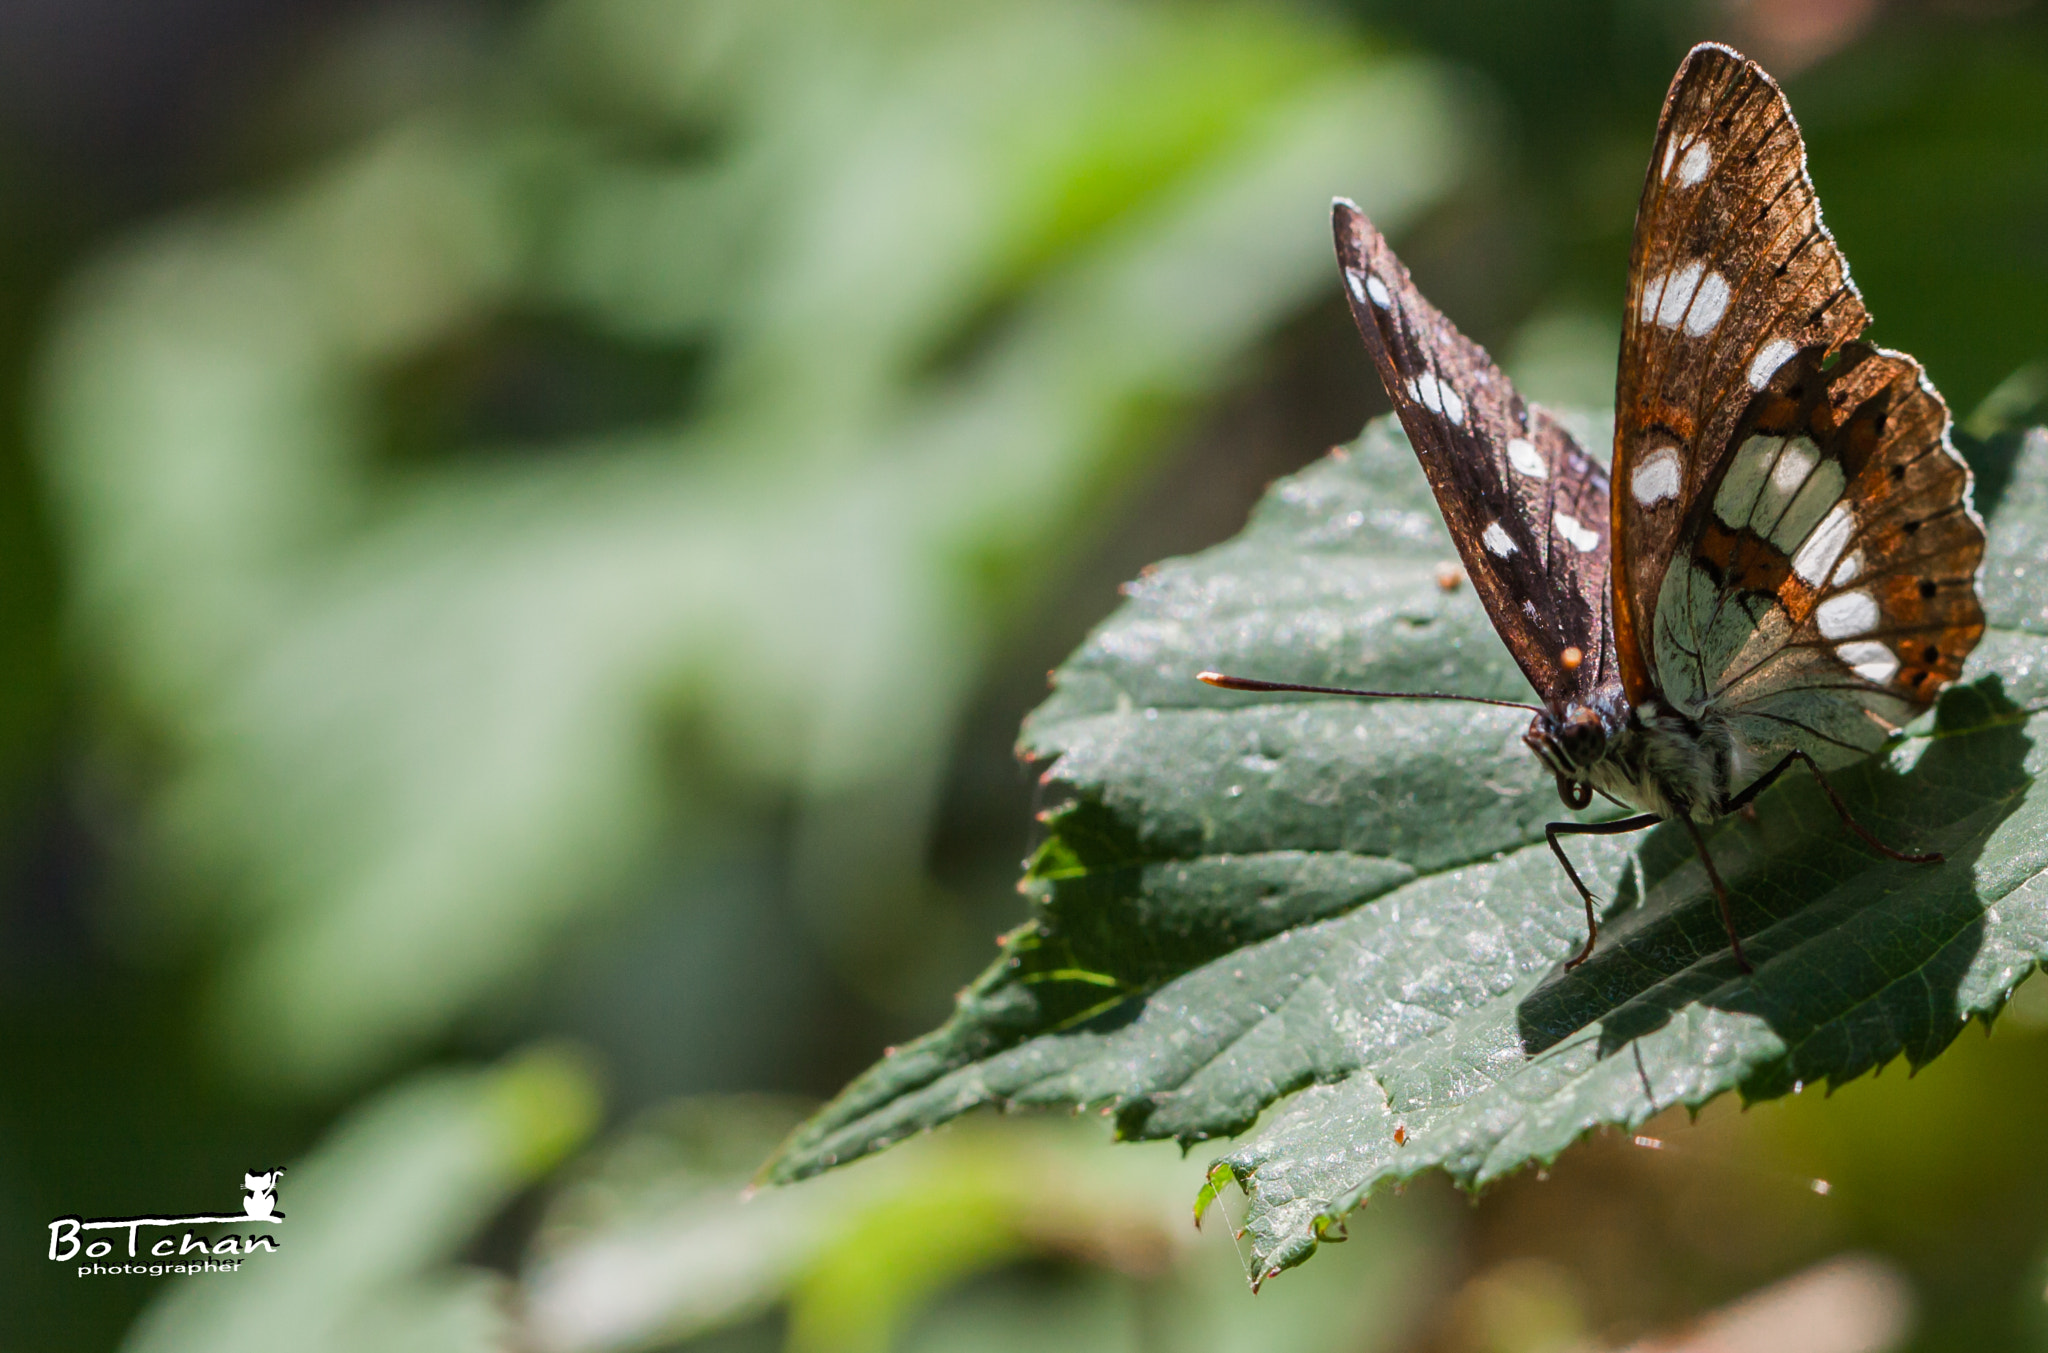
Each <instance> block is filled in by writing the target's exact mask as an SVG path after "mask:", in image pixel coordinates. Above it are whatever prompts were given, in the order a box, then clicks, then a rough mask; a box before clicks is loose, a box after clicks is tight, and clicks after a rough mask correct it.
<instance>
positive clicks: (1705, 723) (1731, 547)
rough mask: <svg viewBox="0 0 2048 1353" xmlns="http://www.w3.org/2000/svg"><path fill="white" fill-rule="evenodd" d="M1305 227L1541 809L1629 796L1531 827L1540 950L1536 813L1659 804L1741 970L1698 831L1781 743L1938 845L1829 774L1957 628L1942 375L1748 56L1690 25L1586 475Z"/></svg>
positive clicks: (1391, 289) (1381, 258) (1744, 797)
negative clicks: (1842, 224)
mask: <svg viewBox="0 0 2048 1353" xmlns="http://www.w3.org/2000/svg"><path fill="white" fill-rule="evenodd" d="M1334 225H1335V229H1336V237H1337V253H1338V258H1339V262H1340V263H1341V265H1342V268H1343V273H1344V279H1345V283H1346V287H1347V290H1348V292H1349V297H1350V302H1351V312H1352V317H1353V318H1354V319H1355V320H1356V321H1357V324H1358V329H1359V332H1360V334H1361V335H1362V336H1363V338H1364V340H1365V345H1366V347H1367V349H1368V350H1369V351H1370V353H1371V355H1372V359H1373V363H1374V365H1375V366H1376V367H1377V368H1378V370H1379V375H1380V379H1381V380H1382V382H1384V383H1385V385H1386V388H1387V393H1388V395H1389V396H1390V397H1391V398H1392V399H1393V402H1394V407H1395V409H1396V411H1397V412H1398V414H1399V416H1400V419H1401V425H1402V427H1403V428H1404V429H1406V431H1407V434H1408V439H1409V441H1410V442H1411V443H1412V444H1413V446H1414V448H1415V453H1416V455H1417V457H1418V458H1419V459H1420V461H1421V462H1422V469H1423V472H1424V474H1425V475H1426V477H1427V478H1428V480H1429V484H1430V488H1431V489H1432V490H1433V491H1434V493H1435V495H1436V500H1437V505H1438V507H1439V508H1440V509H1441V511H1442V512H1443V516H1444V522H1445V524H1446V525H1447V526H1448V527H1449V528H1450V533H1451V537H1452V539H1453V540H1454V542H1455V543H1456V545H1457V549H1458V553H1459V556H1460V558H1461V559H1462V560H1463V562H1464V566H1465V572H1466V574H1467V576H1469V577H1470V578H1471V580H1472V584H1473V587H1474V590H1475V591H1476V592H1477V593H1478V595H1479V598H1480V600H1481V601H1482V602H1483V603H1484V604H1485V607H1486V611H1487V614H1488V616H1489V617H1490V618H1491V619H1492V621H1493V624H1494V628H1495V629H1496V630H1498V631H1499V633H1500V636H1501V638H1502V640H1503V641H1505V643H1506V644H1507V647H1508V649H1509V651H1510V652H1511V653H1512V654H1513V655H1514V657H1515V660H1516V661H1517V663H1519V664H1520V666H1521V669H1522V671H1523V673H1524V674H1525V675H1526V676H1527V677H1528V679H1529V683H1530V685H1531V686H1532V687H1534V688H1535V690H1536V692H1537V694H1538V696H1539V697H1540V699H1541V704H1540V705H1528V706H1521V707H1522V708H1528V709H1531V710H1532V711H1533V712H1534V715H1535V717H1534V718H1533V720H1532V721H1531V723H1530V725H1529V729H1528V732H1527V733H1526V734H1525V735H1524V740H1525V741H1526V742H1527V744H1528V746H1529V747H1530V749H1531V750H1532V751H1533V752H1534V753H1535V754H1536V756H1537V757H1538V759H1540V760H1541V761H1542V763H1543V764H1544V766H1545V767H1547V768H1548V769H1549V770H1550V771H1551V772H1553V773H1554V774H1555V776H1556V779H1557V789H1558V794H1559V797H1560V798H1562V799H1563V801H1564V803H1565V804H1566V806H1567V807H1570V808H1573V809H1579V808H1584V807H1586V806H1587V805H1588V804H1589V803H1590V802H1591V801H1592V797H1593V795H1594V794H1595V793H1598V794H1600V795H1602V796H1603V797H1606V798H1608V799H1611V800H1613V801H1615V802H1616V803H1618V804H1620V805H1623V806H1625V807H1630V808H1634V809H1637V810H1639V811H1638V813H1637V815H1635V816H1631V817H1626V818H1622V819H1619V820H1614V821H1606V822H1579V821H1567V822H1555V823H1552V824H1550V826H1549V828H1548V829H1547V832H1546V837H1547V839H1548V841H1549V843H1550V848H1551V850H1552V851H1553V852H1554V853H1555V854H1556V856H1557V859H1558V861H1559V862H1560V863H1561V864H1562V865H1563V867H1564V871H1565V874H1566V876H1567V877H1568V878H1569V879H1570V880H1571V882H1572V884H1573V886H1574V887H1575V888H1576V889H1577V891H1578V893H1579V895H1580V896H1581V898H1582V899H1583V900H1584V901H1585V905H1586V930H1587V935H1586V943H1585V947H1584V948H1583V949H1581V950H1580V951H1579V953H1578V956H1577V957H1576V958H1574V959H1572V960H1571V961H1570V963H1569V964H1567V966H1568V967H1570V966H1576V965H1577V964H1579V963H1582V962H1584V961H1585V960H1586V959H1587V958H1588V957H1589V956H1590V955H1591V954H1592V952H1593V946H1594V942H1595V940H1596V939H1597V937H1598V921H1597V919H1596V917H1595V915H1594V903H1595V899H1594V896H1593V893H1592V891H1591V889H1589V888H1588V887H1587V886H1586V884H1585V882H1584V881H1583V880H1582V879H1581V878H1580V877H1579V873H1578V871H1577V870H1576V869H1575V868H1574V867H1573V866H1572V862H1571V858H1570V856H1569V855H1568V854H1567V853H1566V852H1565V849H1564V846H1563V844H1562V840H1561V838H1563V837H1565V836H1568V835H1576V834H1597V835H1612V834H1618V833H1623V832H1631V831H1637V830H1641V829H1644V828H1647V827H1651V826H1654V825H1656V824H1658V823H1660V822H1665V821H1675V822H1678V823H1680V824H1682V825H1683V827H1684V829H1685V831H1686V832H1687V833H1688V834H1689V835H1690V837H1691V838H1692V842H1693V846H1694V848H1695V850H1696V851H1697V853H1698V855H1699V857H1700V859H1701V861H1702V862H1703V863H1704V865H1705V869H1706V874H1707V878H1708V880H1709V881H1710V882H1711V884H1712V886H1713V890H1714V893H1715V896H1716V898H1717V900H1718V901H1719V904H1720V909H1721V918H1722V921H1723V922H1724V924H1725V925H1726V928H1727V932H1728V942H1729V945H1730V947H1731V949H1732V951H1733V954H1734V958H1735V962H1736V964H1737V965H1738V966H1739V967H1740V968H1741V969H1742V970H1743V971H1744V972H1748V971H1750V970H1751V968H1750V964H1749V961H1748V959H1747V957H1746V956H1745V955H1744V953H1743V951H1742V938H1741V935H1740V934H1739V933H1738V932H1737V930H1736V926H1735V920H1734V916H1733V913H1732V910H1731V908H1730V904H1729V897H1728V889H1727V885H1726V884H1725V883H1724V882H1723V881H1722V879H1721V876H1720V873H1719V871H1718V870H1716V868H1715V867H1714V861H1713V856H1712V855H1711V853H1710V852H1709V851H1708V849H1707V843H1706V839H1705V837H1704V835H1703V834H1702V831H1701V829H1702V827H1703V826H1705V825H1706V824H1709V823H1712V822H1714V821H1715V820H1717V819H1719V818H1721V817H1723V816H1726V815H1727V814H1730V813H1733V812H1737V811H1739V810H1741V809H1743V808H1745V807H1747V806H1748V805H1749V804H1750V803H1751V802H1752V801H1754V800H1755V799H1756V797H1757V796H1758V795H1759V794H1760V793H1762V792H1763V791H1764V790H1765V789H1766V788H1768V787H1769V786H1770V785H1771V784H1772V783H1773V782H1774V781H1776V780H1777V779H1778V778H1779V777H1780V776H1781V775H1783V774H1784V773H1785V772H1786V771H1787V770H1788V769H1789V768H1791V767H1792V766H1793V765H1795V764H1803V765H1804V766H1805V767H1806V768H1807V769H1808V770H1809V771H1810V772H1812V774H1813V775H1814V776H1815V777H1816V779H1817V780H1818V781H1819V783H1820V786H1821V788H1822V789H1823V790H1824V791H1825V792H1826V795H1827V797H1828V799H1829V801H1830V802H1831V803H1832V804H1833V806H1834V808H1835V811H1836V813H1837V814H1838V815H1839V816H1840V817H1841V819H1842V821H1843V823H1844V824H1845V825H1846V826H1847V827H1848V828H1849V829H1850V830H1851V831H1853V832H1854V833H1855V834H1856V835H1857V836H1858V837H1859V838H1861V839H1862V840H1863V841H1864V843H1865V844H1866V845H1868V846H1870V847H1871V848H1873V849H1875V850H1877V851H1879V852H1881V853H1882V854H1884V855H1886V856H1889V857H1891V858H1893V859H1899V860H1905V861H1909V862H1913V863H1938V862H1939V861H1940V860H1941V856H1940V855H1939V854H1923V855H1914V854H1907V853H1904V852H1901V851H1898V850H1894V849H1893V848H1891V847H1889V846H1886V845H1885V844H1884V843H1882V842H1881V841H1879V840H1878V839H1877V838H1876V837H1874V836H1873V835H1872V834H1871V833H1870V832H1868V831H1867V830H1865V829H1864V828H1863V827H1862V826H1861V825H1860V824H1858V823H1857V822H1856V821H1855V819H1854V818H1853V817H1851V816H1850V814H1849V811H1848V809H1847V807H1846V806H1845V805H1844V804H1843V803H1842V800H1841V798H1840V796H1839V795H1837V794H1836V792H1835V790H1834V788H1833V786H1831V785H1830V784H1829V783H1828V781H1827V776H1826V772H1828V771H1830V770H1835V769H1838V768H1840V767H1843V766H1846V765H1849V764H1851V763H1853V762H1855V761H1857V760H1860V759H1862V758H1863V757H1866V756H1868V755H1869V754H1870V753H1871V752H1873V751H1874V750H1876V749H1877V748H1878V747H1879V746H1880V745H1881V744H1883V743H1884V741H1885V740H1886V739H1887V738H1888V737H1890V736H1891V735H1892V734H1893V733H1894V732H1895V731H1896V730H1897V729H1898V728H1899V726H1900V725H1901V724H1903V723H1905V722H1906V721H1908V720H1909V719H1911V718H1913V717H1914V716H1915V715H1917V714H1919V713H1921V712H1922V711H1924V710H1926V709H1927V708H1928V707H1929V706H1930V705H1931V704H1932V703H1933V701H1934V698H1935V696H1936V694H1937V693H1938V692H1939V691H1940V690H1941V689H1942V687H1943V686H1945V685H1946V684H1947V683H1949V682H1951V681H1953V680H1955V679H1956V677H1957V676H1958V675H1960V674H1961V671H1962V665H1963V660H1964V658H1965V657H1967V656H1968V655H1969V653H1970V650H1971V649H1972V648H1973V647H1975V645H1976V643H1977V640H1978V638H1979V636H1980V635H1982V633H1983V631H1984V612H1983V607H1982V604H1981V601H1980V598H1979V594H1978V572H1979V566H1980V564H1981V562H1982V560H1983V555H1984V527H1983V523H1982V521H1981V520H1980V519H1979V518H1978V517H1977V514H1976V513H1975V511H1974V510H1973V509H1972V507H1971V504H1970V471H1969V469H1968V467H1967V466H1966V465H1965V464H1964V463H1963V460H1962V458H1961V457H1960V456H1959V455H1957V454H1956V451H1955V448H1954V447H1953V446H1952V445H1951V443H1950V441H1949V415H1948V409H1947V406H1946V405H1945V404H1944V403H1943V402H1942V398H1941V396H1940V395H1939V394H1938V393H1936V391H1935V389H1934V387H1933V385H1932V384H1930V383H1929V381H1928V379H1927V377H1926V375H1925V373H1924V372H1923V371H1922V370H1921V368H1920V364H1919V363H1918V362H1916V361H1914V360H1913V358H1911V357H1909V356H1907V355H1906V354H1904V353H1900V352H1892V351H1889V350H1887V349H1884V348H1879V347H1874V346H1872V345H1871V344H1869V343H1866V342H1864V341H1862V339H1861V337H1860V335H1861V334H1862V333H1863V331H1864V329H1865V328H1866V327H1867V326H1868V324H1869V322H1870V316H1869V312H1868V311H1866V310H1865V309H1864V306H1863V300H1862V297H1861V296H1860V295H1859V294H1858V293H1857V291H1856V288H1855V286H1854V285H1853V284H1852V283H1851V282H1850V280H1849V269H1848V265H1847V263H1846V262H1844V260H1843V258H1842V254H1841V251H1840V250H1839V249H1837V248H1836V246H1835V242H1834V239H1833V238H1832V237H1831V236H1830V235H1829V234H1828V232H1827V230H1826V229H1825V228H1824V227H1823V226H1822V224H1821V218H1820V203H1819V201H1818V200H1817V198H1816V197H1815V194H1814V188H1813V182H1812V180H1811V179H1810V178H1808V177H1807V172H1806V147H1805V144H1804V142H1803V141H1802V140H1801V138H1800V135H1799V128H1798V125H1797V124H1796V123H1795V122H1794V121H1793V120H1792V112H1791V108H1790V106H1789V105H1788V104H1787V103H1786V101H1785V96H1784V94H1783V93H1782V92H1781V91H1780V90H1779V88H1778V86H1777V84H1776V83H1775V82H1773V81H1772V79H1771V77H1770V76H1769V75H1767V74H1766V73H1765V72H1764V70H1763V68H1762V67H1760V66H1758V65H1757V64H1756V63H1755V62H1753V61H1751V60H1749V59H1748V58H1746V57H1744V56H1742V55H1741V54H1740V53H1738V52H1735V51H1733V50H1731V49H1730V48H1727V47H1724V46H1720V45H1718V44H1714V43H1704V44H1701V45H1700V46H1698V47H1695V48H1694V49H1693V50H1692V51H1691V53H1689V54H1688V55H1687V56H1686V58H1685V60H1684V62H1683V63H1682V64H1681V65H1680V67H1679V70H1678V74H1677V76H1676V77H1675V78H1674V79H1673V81H1672V84H1671V90H1670V92H1669V94H1668V95H1667V96H1666V97H1665V101H1664V110H1663V114H1662V116H1661V117H1660V118H1659V120H1658V125H1657V138H1656V141H1655V142H1654V143H1653V145H1652V151H1651V157H1650V166H1649V171H1648V173H1647V175H1646V177H1645V182H1644V185H1643V195H1642V200H1641V203H1640V206H1639V207H1638V210H1637V213H1636V227H1635V243H1634V246H1633V248H1632V250H1631V252H1630V256H1629V277H1628V297H1627V310H1626V312H1625V316H1624V321H1623V328H1622V344H1621V363H1620V370H1619V372H1618V375H1617V380H1616V396H1615V429H1614V456H1613V474H1612V478H1611V480H1610V477H1609V474H1608V472H1607V471H1606V470H1605V469H1604V468H1603V467H1602V466H1601V465H1600V464H1599V463H1598V462H1597V461H1595V460H1594V459H1593V458H1592V457H1590V456H1588V455H1587V454H1586V453H1585V450H1584V449H1583V448H1582V447H1581V446H1579V444H1578V443H1577V442H1576V441H1574V440H1573V438H1572V436H1571V434H1570V433H1569V432H1567V431H1566V430H1565V428H1564V426H1563V425H1562V424H1560V423H1559V422H1558V421H1557V419H1555V418H1554V417H1552V416H1551V415H1550V414H1549V413H1547V412H1545V411H1544V410H1543V409H1541V408H1539V407H1537V406H1535V405H1532V404H1530V403H1528V402H1527V401H1526V400H1524V399H1523V398H1522V397H1521V396H1520V395H1519V394H1517V393H1516V392H1515V389H1514V387H1513V385H1511V384H1510V383H1509V381H1508V379H1507V377H1506V376H1504V375H1502V374H1501V371H1500V369H1499V368H1498V367H1496V366H1495V365H1494V364H1493V361H1492V359H1490V358H1489V357H1488V356H1487V354H1486V352H1485V350H1484V349H1483V348H1481V347H1480V346H1479V345H1478V344H1476V343H1474V342H1472V341H1471V340H1470V339H1468V338H1466V337H1465V336H1464V335H1463V334H1461V333H1459V332H1458V331H1457V329H1455V328H1453V327H1452V325H1451V324H1450V322H1449V321H1448V320H1446V319H1445V318H1444V317H1443V315H1442V314H1440V313H1439V312H1438V311H1437V310H1436V309H1435V308H1434V307H1432V306H1431V305H1430V304H1429V302H1428V301H1426V300H1424V299H1423V297H1422V295H1421V293H1420V292H1419V291H1417V290H1416V288H1415V284H1414V283H1413V281H1411V280H1410V278H1409V275H1408V270H1407V269H1406V268H1405V267H1403V266H1402V265H1401V262H1400V260H1399V259H1397V258H1395V256H1394V253H1393V251H1392V250H1391V249H1389V248H1388V247H1387V242H1386V241H1385V240H1384V239H1383V238H1381V236H1380V233H1379V232H1378V231H1377V230H1376V229H1374V228H1373V225H1372V223H1371V222H1370V221H1368V220H1367V219H1366V218H1365V216H1364V214H1363V213H1361V212H1360V211H1359V210H1358V208H1357V207H1355V206H1353V205H1352V204H1351V203H1349V202H1347V201H1344V200H1342V199H1339V200H1338V202H1337V203H1336V205H1335V208H1334ZM1201 679H1202V680H1204V681H1208V682H1210V683H1211V684H1213V685H1219V686H1225V687H1229V688H1233V689H1240V690H1311V691H1320V692H1323V693H1327V694H1351V695H1363V696H1396V697H1400V696H1405V695H1407V694H1408V693H1403V692H1381V691H1344V690H1340V689H1336V688H1328V687H1303V686H1296V685H1290V684H1286V683H1276V682H1264V681H1255V680H1251V679H1248V678H1241V677H1228V676H1224V675H1222V674H1220V673H1216V672H1204V673H1202V674H1201ZM1415 698H1449V699H1459V698H1471V697H1458V696H1418V697H1415ZM1484 703H1494V704H1514V703H1515V702H1511V701H1487V702H1484Z"/></svg>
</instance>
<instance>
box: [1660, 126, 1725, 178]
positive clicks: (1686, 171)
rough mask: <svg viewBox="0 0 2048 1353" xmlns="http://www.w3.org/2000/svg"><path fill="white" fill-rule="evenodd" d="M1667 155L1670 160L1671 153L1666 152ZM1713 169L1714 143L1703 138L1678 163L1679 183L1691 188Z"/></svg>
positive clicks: (1694, 143) (1693, 144)
mask: <svg viewBox="0 0 2048 1353" xmlns="http://www.w3.org/2000/svg"><path fill="white" fill-rule="evenodd" d="M1665 155H1666V157H1667V158H1668V157H1669V155H1670V152H1669V151H1666V152H1665ZM1713 167H1714V143H1713V142H1711V141H1709V140H1707V139H1706V138H1705V137H1704V136H1703V137H1701V138H1700V139H1699V140H1697V141H1695V142H1693V143H1692V148H1691V149H1690V150H1688V151H1686V152H1685V158H1684V159H1682V160H1680V161H1679V162H1678V181H1679V182H1680V183H1682V184H1684V185H1685V186H1686V187H1688V188H1690V187H1692V186H1693V185H1694V184H1695V183H1698V182H1699V181H1700V180H1701V179H1703V178H1705V177H1706V176H1707V171H1708V170H1709V169H1712V168H1713Z"/></svg>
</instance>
